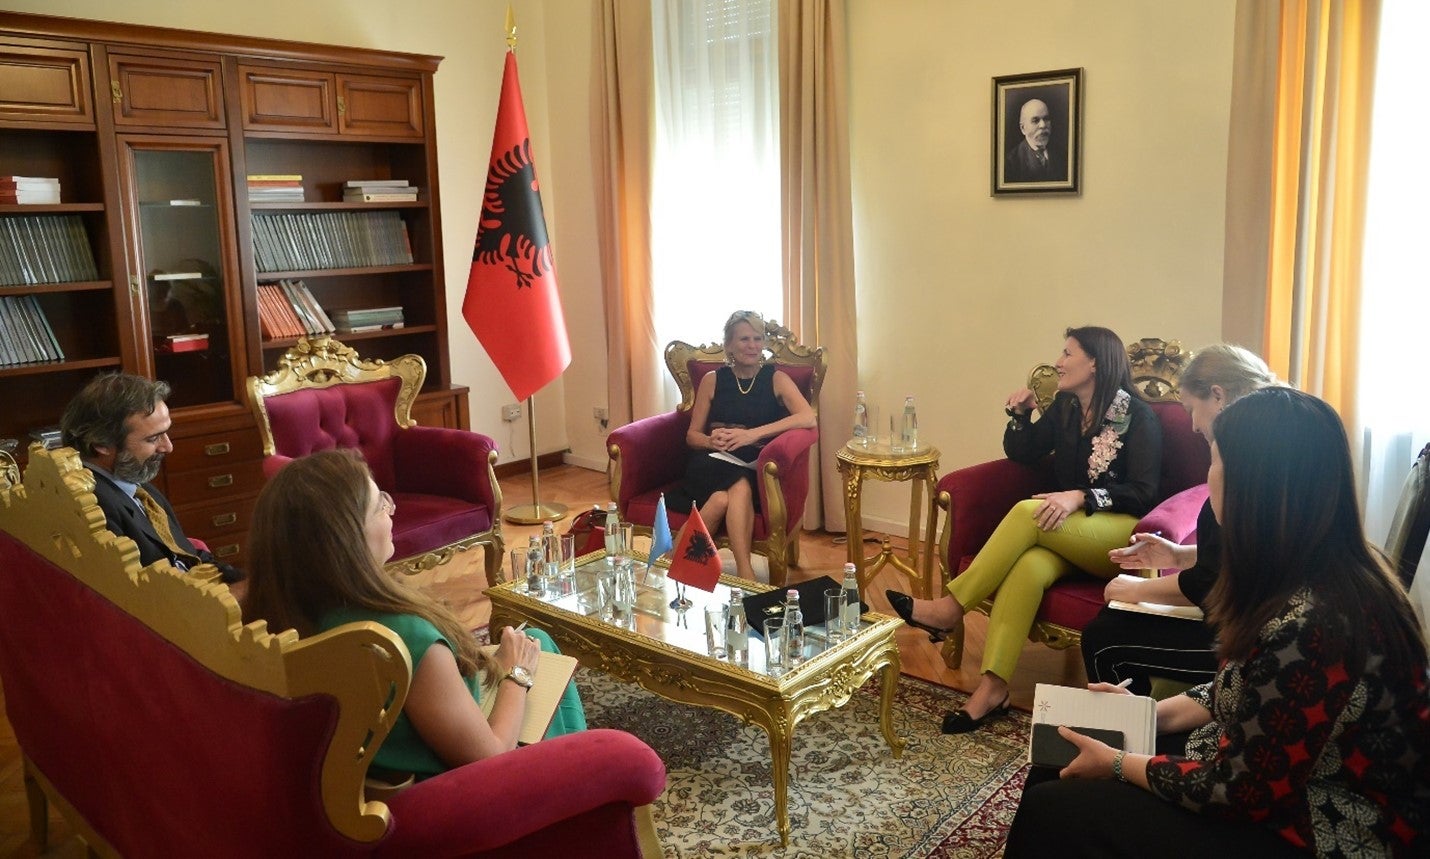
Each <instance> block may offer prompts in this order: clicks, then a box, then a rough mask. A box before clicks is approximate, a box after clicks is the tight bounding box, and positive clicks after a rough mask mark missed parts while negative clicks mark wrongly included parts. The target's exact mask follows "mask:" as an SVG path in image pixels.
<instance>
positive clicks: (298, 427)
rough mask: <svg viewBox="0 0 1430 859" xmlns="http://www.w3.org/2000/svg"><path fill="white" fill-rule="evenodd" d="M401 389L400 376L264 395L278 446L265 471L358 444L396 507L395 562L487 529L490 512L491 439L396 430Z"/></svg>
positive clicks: (451, 432) (493, 505)
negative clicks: (396, 559)
mask: <svg viewBox="0 0 1430 859" xmlns="http://www.w3.org/2000/svg"><path fill="white" fill-rule="evenodd" d="M400 386H401V380H400V379H396V378H391V379H381V380H379V381H374V382H357V383H350V384H343V385H333V386H332V387H328V388H304V389H301V390H297V391H291V392H288V393H284V394H279V395H276V396H270V397H267V398H265V399H264V408H265V409H266V410H267V412H268V421H269V426H270V427H271V428H272V432H273V445H274V449H275V450H276V451H277V454H276V455H274V456H270V457H269V458H268V460H267V461H265V463H264V471H265V473H266V474H268V475H271V474H273V473H274V472H275V471H277V469H279V468H281V467H282V466H283V465H284V464H285V463H287V462H288V461H290V460H292V459H296V458H297V457H300V456H306V455H308V454H310V453H316V452H318V451H322V450H331V449H333V448H337V447H343V448H357V449H358V450H359V451H361V452H362V455H363V458H364V459H366V460H367V463H368V467H369V468H371V469H372V476H373V480H374V481H376V482H377V485H378V488H380V489H383V490H385V491H387V492H389V493H391V495H392V498H393V501H395V502H396V504H397V512H396V513H395V514H394V515H393V517H392V541H393V545H394V546H395V547H396V551H395V553H394V555H393V557H394V558H398V559H401V558H410V557H414V556H417V555H421V554H423V553H425V552H430V551H433V550H436V549H440V548H442V547H443V546H446V545H449V544H451V543H454V542H456V541H458V540H462V539H465V538H467V537H470V536H471V535H473V534H479V533H482V532H484V531H488V530H489V529H491V528H492V525H493V515H492V513H493V511H494V510H495V509H496V503H495V497H494V494H493V492H492V489H491V486H490V484H489V483H487V482H486V480H485V477H486V474H487V468H488V466H487V455H488V453H489V452H490V451H493V450H495V449H496V444H495V442H493V441H492V439H490V438H488V437H487V436H484V435H481V434H479V433H473V432H466V431H464V430H455V429H445V428H440V427H421V426H413V427H408V428H406V429H402V428H399V427H398V426H397V422H396V420H395V419H394V417H393V407H394V404H395V403H396V401H397V395H398V392H399V389H400ZM497 554H498V555H500V551H498V552H497ZM498 564H499V559H498Z"/></svg>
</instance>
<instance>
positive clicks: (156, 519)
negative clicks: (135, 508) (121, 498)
mask: <svg viewBox="0 0 1430 859" xmlns="http://www.w3.org/2000/svg"><path fill="white" fill-rule="evenodd" d="M134 498H135V499H136V500H138V502H139V506H141V507H143V508H144V514H145V515H146V516H148V517H149V524H150V525H153V526H154V533H156V534H158V535H159V539H160V540H163V541H164V545H165V546H168V547H169V551H170V552H173V553H174V554H175V555H178V556H179V557H180V558H185V559H189V558H192V557H193V555H190V554H189V553H188V552H186V551H184V550H183V549H181V548H179V543H178V541H177V540H175V539H174V531H173V529H172V528H170V527H169V514H168V513H166V512H165V511H164V508H163V506H161V505H160V504H159V502H158V501H155V500H154V496H153V495H150V494H149V492H148V490H146V489H145V488H144V487H142V486H140V487H137V488H136V489H135V490H134Z"/></svg>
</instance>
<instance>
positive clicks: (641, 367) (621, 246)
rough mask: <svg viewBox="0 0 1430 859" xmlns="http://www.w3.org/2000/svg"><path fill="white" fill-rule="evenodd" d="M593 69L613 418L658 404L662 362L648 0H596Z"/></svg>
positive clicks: (651, 410)
mask: <svg viewBox="0 0 1430 859" xmlns="http://www.w3.org/2000/svg"><path fill="white" fill-rule="evenodd" d="M597 14H599V15H600V22H599V26H598V27H597V32H599V33H600V34H601V39H600V44H599V46H598V50H597V54H596V63H597V68H596V70H595V74H593V75H592V86H593V87H594V89H595V93H594V101H595V103H596V104H597V105H600V106H601V107H600V109H599V110H597V111H596V113H597V120H596V126H595V129H594V136H595V140H593V141H592V151H593V153H594V154H595V156H596V159H597V163H598V173H597V177H598V183H599V187H598V188H597V211H596V215H597V218H598V220H599V224H598V229H599V234H600V243H601V268H602V272H601V274H602V278H601V281H602V284H603V289H604V291H605V299H606V300H605V308H606V373H607V379H608V387H609V389H610V391H609V396H610V418H611V425H612V426H623V425H625V424H627V423H629V422H630V421H632V420H634V419H635V418H638V417H646V416H648V415H653V414H656V413H657V412H660V411H662V410H663V408H664V406H663V403H662V402H661V399H660V390H661V377H662V375H663V369H662V367H661V365H660V359H659V356H660V354H661V351H662V348H663V344H660V343H657V342H656V334H655V317H654V311H653V306H652V293H651V254H650V193H651V150H652V141H653V134H654V127H655V126H654V121H653V106H652V105H653V102H652V93H653V92H654V83H653V81H652V76H653V73H654V69H653V64H652V59H651V17H650V2H649V0H601V3H600V5H599V7H598V11H597Z"/></svg>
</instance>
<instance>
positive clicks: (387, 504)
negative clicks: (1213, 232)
mask: <svg viewBox="0 0 1430 859" xmlns="http://www.w3.org/2000/svg"><path fill="white" fill-rule="evenodd" d="M377 509H379V510H381V511H382V512H383V513H386V514H387V515H389V516H391V515H393V514H394V513H396V512H397V502H396V501H393V500H392V496H391V495H388V494H387V493H386V492H379V493H377Z"/></svg>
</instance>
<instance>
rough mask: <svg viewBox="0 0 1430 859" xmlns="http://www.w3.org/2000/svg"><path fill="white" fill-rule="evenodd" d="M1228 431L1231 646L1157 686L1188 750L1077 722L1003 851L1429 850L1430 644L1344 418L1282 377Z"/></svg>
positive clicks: (1238, 407)
mask: <svg viewBox="0 0 1430 859" xmlns="http://www.w3.org/2000/svg"><path fill="white" fill-rule="evenodd" d="M1214 436H1215V441H1214V443H1213V445H1212V466H1211V471H1210V473H1209V474H1208V480H1207V482H1208V484H1209V486H1210V488H1211V502H1212V508H1213V510H1214V511H1215V512H1216V515H1217V519H1218V521H1220V522H1221V523H1222V536H1223V554H1222V558H1223V564H1222V575H1221V578H1220V579H1219V580H1218V581H1217V584H1216V586H1215V588H1214V589H1213V591H1212V593H1211V596H1210V598H1209V599H1210V609H1211V620H1212V621H1213V622H1214V623H1215V624H1216V625H1217V627H1218V631H1219V645H1218V646H1219V650H1220V655H1221V656H1222V658H1223V660H1224V662H1223V664H1222V667H1221V670H1220V671H1219V672H1218V674H1217V677H1216V680H1215V681H1214V682H1212V683H1209V684H1206V685H1205V686H1200V687H1197V688H1195V689H1193V690H1191V691H1190V692H1188V693H1187V694H1185V695H1179V696H1177V697H1174V698H1169V699H1167V700H1165V701H1161V702H1159V703H1158V705H1157V728H1158V731H1159V732H1164V733H1170V732H1178V731H1191V735H1190V738H1189V740H1188V741H1187V743H1186V749H1185V753H1184V754H1183V755H1180V756H1168V755H1159V756H1155V757H1149V756H1146V755H1134V754H1126V753H1123V752H1121V751H1117V750H1115V749H1112V748H1109V747H1108V746H1106V745H1103V744H1102V743H1099V742H1097V741H1095V740H1091V739H1088V738H1086V737H1082V736H1080V735H1078V734H1075V733H1073V732H1071V731H1068V730H1067V729H1066V728H1063V729H1061V732H1062V734H1063V736H1065V737H1067V738H1068V739H1069V740H1070V741H1071V742H1073V743H1075V744H1076V745H1077V746H1078V749H1079V755H1078V757H1077V758H1076V759H1075V760H1074V761H1073V762H1072V763H1071V764H1069V765H1068V766H1067V768H1066V769H1064V770H1063V771H1062V780H1061V781H1054V782H1047V783H1045V784H1041V785H1038V786H1036V787H1034V788H1031V789H1030V790H1028V791H1027V792H1026V793H1025V794H1024V797H1023V803H1022V805H1021V806H1020V807H1019V809H1018V815H1017V817H1016V818H1015V819H1014V821H1013V829H1012V831H1011V832H1010V833H1009V840H1008V848H1007V852H1006V855H1007V856H1008V857H1011V859H1016V857H1020V856H1043V855H1057V856H1059V857H1065V856H1077V855H1096V856H1118V855H1123V856H1141V855H1147V854H1148V853H1149V850H1152V849H1153V847H1154V845H1155V847H1156V850H1155V852H1156V853H1157V854H1158V855H1196V856H1215V855H1216V853H1215V851H1221V853H1222V854H1223V855H1231V856H1244V855H1282V854H1289V855H1298V854H1301V853H1303V852H1311V853H1314V854H1315V855H1317V856H1357V857H1359V856H1430V670H1427V661H1426V645H1425V641H1424V639H1423V637H1422V634H1421V631H1420V628H1419V626H1418V625H1417V623H1416V620H1415V618H1414V615H1413V614H1412V611H1411V608H1410V604H1409V601H1408V600H1407V598H1406V595H1405V591H1404V590H1403V588H1402V587H1401V585H1400V583H1399V581H1398V580H1397V579H1396V578H1395V577H1394V576H1393V575H1392V574H1391V573H1390V571H1389V570H1388V569H1387V568H1386V566H1385V564H1384V563H1383V562H1382V559H1381V558H1380V557H1379V556H1378V555H1376V554H1375V553H1374V551H1373V550H1372V549H1370V548H1369V547H1368V546H1367V544H1366V542H1365V535H1364V532H1363V531H1362V529H1361V523H1360V511H1359V507H1358V505H1357V502H1356V496H1355V488H1354V483H1353V480H1352V471H1351V461H1350V451H1349V448H1348V446H1347V444H1346V436H1345V431H1344V429H1343V428H1342V426H1341V421H1340V418H1339V417H1338V416H1337V415H1336V413H1335V412H1334V411H1333V410H1332V409H1331V407H1330V406H1328V405H1326V404H1325V403H1323V402H1321V401H1320V400H1318V399H1316V398H1315V397H1311V396H1309V395H1306V394H1302V393H1299V392H1297V391H1293V390H1290V389H1286V388H1272V389H1268V390H1264V391H1259V392H1256V393H1253V394H1249V395H1247V396H1246V397H1244V398H1243V399H1241V400H1239V401H1237V402H1236V403H1234V404H1233V405H1231V406H1230V407H1228V408H1227V409H1226V410H1225V411H1224V412H1222V414H1221V415H1220V416H1219V417H1218V418H1217V420H1216V423H1215V429H1214ZM1092 688H1094V689H1100V690H1103V691H1118V690H1116V689H1115V688H1114V687H1110V686H1107V685H1105V684H1096V685H1094V686H1093V687H1092ZM1070 779H1093V780H1094V781H1086V782H1078V781H1070ZM1138 788H1143V789H1145V791H1146V792H1144V791H1143V790H1139V789H1138Z"/></svg>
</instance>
